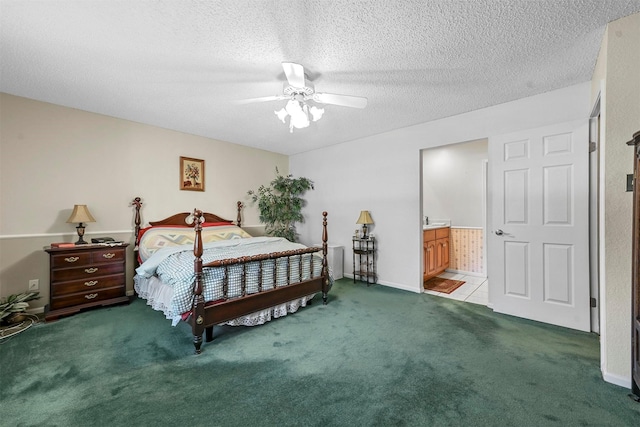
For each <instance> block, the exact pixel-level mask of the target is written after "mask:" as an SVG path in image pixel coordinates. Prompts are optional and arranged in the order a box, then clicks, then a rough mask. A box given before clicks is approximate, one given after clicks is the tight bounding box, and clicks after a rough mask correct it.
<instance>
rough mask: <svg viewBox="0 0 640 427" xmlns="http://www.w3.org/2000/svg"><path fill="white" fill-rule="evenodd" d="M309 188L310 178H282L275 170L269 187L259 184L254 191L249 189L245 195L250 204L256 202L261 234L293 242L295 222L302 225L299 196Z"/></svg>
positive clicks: (310, 186) (295, 237)
mask: <svg viewBox="0 0 640 427" xmlns="http://www.w3.org/2000/svg"><path fill="white" fill-rule="evenodd" d="M312 189H313V181H311V180H310V179H308V178H304V177H301V178H294V177H293V176H292V175H287V176H283V175H280V172H279V171H278V168H276V178H275V179H274V180H273V181H271V183H270V184H269V186H264V185H261V186H260V188H258V190H257V191H253V190H249V191H248V192H247V194H248V195H249V196H251V200H252V201H253V202H254V203H255V202H258V210H259V211H260V221H261V222H263V223H264V224H265V233H266V234H267V235H269V236H275V237H284V238H285V239H287V240H290V241H292V242H295V241H296V240H297V235H296V227H295V223H296V222H304V217H303V216H302V208H303V206H304V204H305V201H304V199H303V198H302V195H303V194H304V193H305V192H306V191H307V190H312Z"/></svg>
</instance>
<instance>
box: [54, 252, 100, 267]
mask: <svg viewBox="0 0 640 427" xmlns="http://www.w3.org/2000/svg"><path fill="white" fill-rule="evenodd" d="M90 263H91V252H69V253H65V254H60V255H52V256H51V268H66V267H73V266H76V265H86V264H90Z"/></svg>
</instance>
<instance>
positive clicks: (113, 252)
mask: <svg viewBox="0 0 640 427" xmlns="http://www.w3.org/2000/svg"><path fill="white" fill-rule="evenodd" d="M127 246H129V244H128V243H125V244H122V245H118V246H105V245H78V246H74V247H72V248H49V247H47V248H45V251H47V252H48V253H49V265H50V276H49V279H50V285H49V289H50V300H49V305H48V306H47V308H46V309H45V318H46V320H55V319H57V318H58V317H60V316H65V315H68V314H74V313H77V312H79V311H80V310H83V309H85V308H89V307H96V306H105V305H112V304H119V303H123V302H129V298H128V297H127V296H126V281H125V272H126V251H127Z"/></svg>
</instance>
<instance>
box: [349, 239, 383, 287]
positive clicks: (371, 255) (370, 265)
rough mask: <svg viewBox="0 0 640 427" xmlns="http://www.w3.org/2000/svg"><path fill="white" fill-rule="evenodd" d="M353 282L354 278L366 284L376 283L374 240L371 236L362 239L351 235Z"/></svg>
mask: <svg viewBox="0 0 640 427" xmlns="http://www.w3.org/2000/svg"><path fill="white" fill-rule="evenodd" d="M352 241H353V283H355V282H356V280H360V281H361V282H366V284H367V286H369V285H371V284H372V283H374V284H375V283H376V282H377V280H378V276H377V275H376V240H375V239H374V238H373V237H367V238H366V239H362V238H360V237H355V236H354V237H353V238H352Z"/></svg>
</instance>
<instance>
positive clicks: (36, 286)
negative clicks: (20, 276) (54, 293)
mask: <svg viewBox="0 0 640 427" xmlns="http://www.w3.org/2000/svg"><path fill="white" fill-rule="evenodd" d="M29 290H30V291H39V290H40V279H31V280H29Z"/></svg>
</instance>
